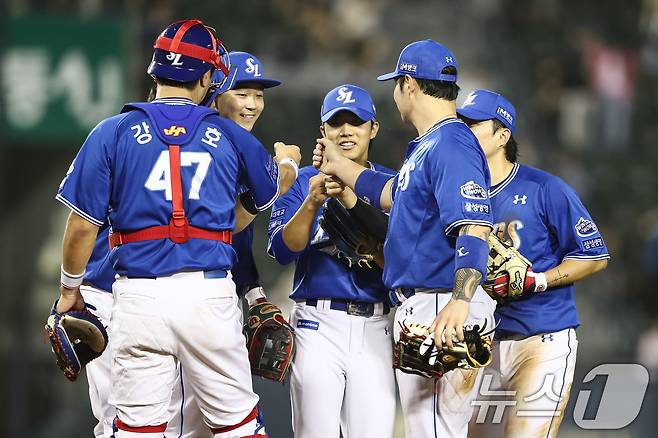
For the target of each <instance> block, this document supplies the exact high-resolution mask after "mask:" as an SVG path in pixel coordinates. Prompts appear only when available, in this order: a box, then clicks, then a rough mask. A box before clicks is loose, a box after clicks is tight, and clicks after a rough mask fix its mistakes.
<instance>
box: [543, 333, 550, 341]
mask: <svg viewBox="0 0 658 438" xmlns="http://www.w3.org/2000/svg"><path fill="white" fill-rule="evenodd" d="M541 341H542V342H552V341H553V333H544V334H543V335H541Z"/></svg>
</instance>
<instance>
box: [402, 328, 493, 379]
mask: <svg viewBox="0 0 658 438" xmlns="http://www.w3.org/2000/svg"><path fill="white" fill-rule="evenodd" d="M400 327H401V328H402V330H401V331H400V340H399V341H397V342H396V343H395V347H394V348H393V368H397V369H399V370H400V371H402V372H404V373H408V374H416V375H418V376H423V377H427V378H428V379H429V378H439V377H441V376H443V375H444V374H445V373H447V372H448V371H452V370H454V369H455V368H463V369H472V368H482V367H485V366H487V365H489V363H490V362H491V338H490V337H489V334H490V333H482V330H480V327H479V326H477V325H475V326H473V328H471V329H467V328H464V342H454V341H453V344H452V348H448V347H447V346H445V345H443V347H441V349H438V348H437V347H436V345H435V344H434V336H433V333H430V331H429V327H427V326H425V325H422V324H409V325H406V324H405V323H404V322H401V323H400ZM483 329H484V327H483Z"/></svg>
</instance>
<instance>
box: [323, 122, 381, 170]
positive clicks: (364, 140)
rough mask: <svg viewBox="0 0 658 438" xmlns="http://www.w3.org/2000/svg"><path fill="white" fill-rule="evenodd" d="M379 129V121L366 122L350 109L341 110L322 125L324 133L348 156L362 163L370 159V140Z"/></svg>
mask: <svg viewBox="0 0 658 438" xmlns="http://www.w3.org/2000/svg"><path fill="white" fill-rule="evenodd" d="M378 130H379V122H377V121H376V120H369V121H367V122H364V121H363V120H361V119H360V118H359V117H357V115H356V114H354V113H352V112H350V111H339V112H338V113H336V114H335V115H334V116H333V117H332V118H331V119H329V120H328V121H327V122H325V123H323V124H322V126H320V131H321V132H322V135H323V136H324V137H326V138H328V139H329V140H331V141H333V142H334V143H336V144H337V145H338V146H339V147H340V148H341V150H342V151H343V155H344V156H345V157H346V158H349V159H350V160H352V161H354V162H356V163H359V164H362V165H363V164H365V162H366V160H367V159H368V147H369V145H370V140H372V139H373V138H375V137H376V136H377V131H378Z"/></svg>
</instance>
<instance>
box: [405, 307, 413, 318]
mask: <svg viewBox="0 0 658 438" xmlns="http://www.w3.org/2000/svg"><path fill="white" fill-rule="evenodd" d="M413 313H414V308H413V307H407V308H406V309H404V314H405V315H406V316H409V315H412V314H413Z"/></svg>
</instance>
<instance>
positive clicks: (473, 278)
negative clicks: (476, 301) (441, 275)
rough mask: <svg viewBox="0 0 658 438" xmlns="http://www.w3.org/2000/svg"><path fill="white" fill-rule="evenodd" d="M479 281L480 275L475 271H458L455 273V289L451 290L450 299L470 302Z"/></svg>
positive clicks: (464, 269)
mask: <svg viewBox="0 0 658 438" xmlns="http://www.w3.org/2000/svg"><path fill="white" fill-rule="evenodd" d="M481 279H482V273H480V271H478V270H477V269H473V268H461V269H458V270H457V272H455V287H454V288H453V289H452V298H454V299H455V300H462V301H466V302H470V301H471V299H472V298H473V295H474V294H475V290H476V289H477V287H478V284H480V280H481Z"/></svg>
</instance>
